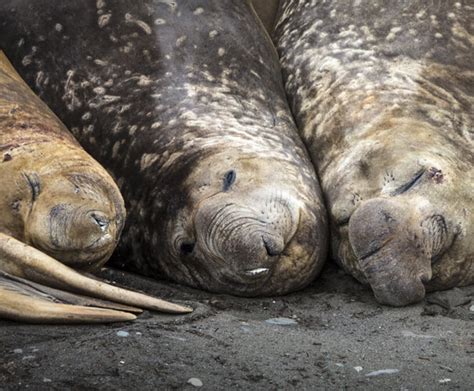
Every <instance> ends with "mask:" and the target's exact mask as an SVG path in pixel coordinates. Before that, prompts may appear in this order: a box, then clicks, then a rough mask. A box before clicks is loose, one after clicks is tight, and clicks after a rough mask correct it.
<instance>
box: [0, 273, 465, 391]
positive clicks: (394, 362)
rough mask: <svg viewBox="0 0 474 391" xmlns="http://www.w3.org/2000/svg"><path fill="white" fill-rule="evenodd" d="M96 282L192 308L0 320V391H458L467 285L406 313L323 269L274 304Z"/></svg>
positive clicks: (120, 276) (162, 286)
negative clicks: (49, 320) (129, 317)
mask: <svg viewBox="0 0 474 391" xmlns="http://www.w3.org/2000/svg"><path fill="white" fill-rule="evenodd" d="M104 276H105V277H108V278H110V279H114V280H116V281H118V282H119V283H123V284H126V285H128V286H133V287H135V288H136V289H141V290H144V291H146V292H149V293H152V294H156V295H159V296H161V297H164V298H167V299H172V300H175V301H179V302H183V303H188V304H190V305H192V306H193V307H194V308H195V311H194V313H192V314H190V315H185V316H167V315H160V314H155V313H149V312H145V313H144V314H143V315H141V316H140V318H139V319H138V320H137V321H135V322H133V323H121V324H113V325H103V326H31V325H20V324H16V323H12V322H7V321H0V390H24V389H32V390H51V389H52V390H56V389H57V390H63V389H73V390H83V389H84V390H86V389H87V390H128V389H136V388H137V387H139V389H140V390H156V389H161V390H166V389H185V390H186V389H189V390H193V389H197V388H199V387H200V388H201V389H202V390H219V389H222V390H224V389H225V390H228V389H232V390H234V389H235V390H240V389H242V390H276V389H280V390H288V389H297V390H304V389H311V390H323V389H324V390H326V389H337V390H340V389H350V390H370V389H376V390H380V389H382V388H383V387H385V388H386V389H390V390H454V389H456V390H468V389H472V386H473V384H474V327H473V326H474V322H473V320H474V300H473V301H471V299H473V297H474V286H471V287H466V288H462V289H454V290H450V291H446V292H441V293H435V294H431V295H429V296H428V297H427V299H426V300H425V302H423V303H420V304H418V305H413V306H410V307H406V308H390V307H383V306H380V305H378V304H377V303H376V302H375V301H374V299H373V297H372V295H371V293H370V291H368V290H367V289H366V288H365V287H362V286H361V285H359V284H358V283H357V282H356V281H354V280H353V279H352V278H351V277H349V276H347V275H345V274H343V273H342V272H341V271H338V270H336V269H335V268H334V267H333V266H329V267H328V268H326V270H325V271H324V273H323V275H322V277H321V278H319V279H318V280H317V281H316V282H315V283H314V284H313V285H312V286H310V287H308V288H307V289H305V290H303V291H301V292H298V293H295V294H291V295H288V296H284V297H274V298H263V299H262V298H259V299H244V298H236V297H232V296H227V295H216V294H210V293H205V292H201V291H197V290H193V289H190V288H185V287H180V286H177V285H173V284H170V283H166V282H157V281H152V280H149V279H144V278H141V277H137V276H134V275H131V274H125V273H123V272H120V271H112V270H110V271H107V272H104Z"/></svg>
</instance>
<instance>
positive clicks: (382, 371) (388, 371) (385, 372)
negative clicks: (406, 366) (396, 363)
mask: <svg viewBox="0 0 474 391" xmlns="http://www.w3.org/2000/svg"><path fill="white" fill-rule="evenodd" d="M398 372H400V370H399V369H379V370H378V371H372V372H369V373H368V374H366V375H365V376H367V377H373V376H380V375H391V374H393V373H398Z"/></svg>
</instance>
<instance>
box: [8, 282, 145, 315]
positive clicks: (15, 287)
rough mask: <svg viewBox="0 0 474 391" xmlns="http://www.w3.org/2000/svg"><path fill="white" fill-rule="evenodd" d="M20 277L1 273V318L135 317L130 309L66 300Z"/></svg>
mask: <svg viewBox="0 0 474 391" xmlns="http://www.w3.org/2000/svg"><path fill="white" fill-rule="evenodd" d="M20 280H21V279H16V278H15V277H12V278H10V277H9V276H8V275H7V274H4V273H1V274H0V318H5V319H10V320H15V321H22V322H28V323H110V322H124V321H130V320H134V319H136V316H135V315H133V314H131V313H128V312H123V311H115V310H110V309H104V308H97V307H86V306H81V305H71V304H64V303H62V302H61V301H60V300H58V299H57V298H56V297H53V296H51V295H49V294H47V293H44V292H42V291H41V290H38V289H36V288H34V287H33V286H32V285H30V284H28V283H23V282H21V281H20Z"/></svg>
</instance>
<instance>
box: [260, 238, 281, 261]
mask: <svg viewBox="0 0 474 391" xmlns="http://www.w3.org/2000/svg"><path fill="white" fill-rule="evenodd" d="M262 240H263V245H264V246H265V249H266V250H267V254H268V255H269V256H270V257H275V256H277V255H280V254H281V251H280V250H279V249H278V248H277V246H276V245H275V243H274V242H273V241H271V240H269V239H266V238H262Z"/></svg>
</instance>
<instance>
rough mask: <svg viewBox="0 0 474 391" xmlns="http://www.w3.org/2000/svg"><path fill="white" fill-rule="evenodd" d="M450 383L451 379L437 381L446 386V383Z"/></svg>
mask: <svg viewBox="0 0 474 391" xmlns="http://www.w3.org/2000/svg"><path fill="white" fill-rule="evenodd" d="M450 381H451V379H448V378H446V379H441V380H439V382H440V383H441V384H446V383H449V382H450Z"/></svg>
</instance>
